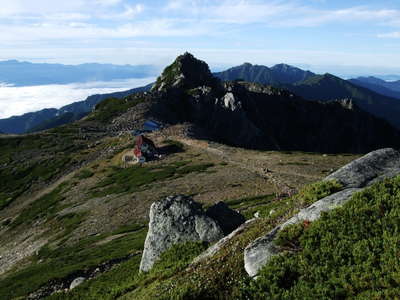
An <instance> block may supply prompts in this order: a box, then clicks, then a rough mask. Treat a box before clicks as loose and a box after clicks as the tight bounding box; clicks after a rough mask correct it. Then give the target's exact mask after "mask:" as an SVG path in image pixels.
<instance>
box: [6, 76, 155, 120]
mask: <svg viewBox="0 0 400 300" xmlns="http://www.w3.org/2000/svg"><path fill="white" fill-rule="evenodd" d="M154 81H155V78H140V79H137V78H135V79H128V80H117V81H108V82H86V83H73V84H65V85H61V84H52V85H39V86H23V87H15V86H12V85H8V84H5V83H0V119H3V118H8V117H11V116H18V115H22V114H24V113H27V112H33V111H37V110H41V109H43V108H60V107H62V106H64V105H67V104H70V103H73V102H76V101H82V100H85V99H86V97H88V96H90V95H94V94H106V93H112V92H119V91H125V90H129V89H132V88H136V87H140V86H144V85H146V84H149V83H151V82H154Z"/></svg>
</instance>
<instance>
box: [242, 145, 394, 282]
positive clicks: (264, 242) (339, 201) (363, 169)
mask: <svg viewBox="0 0 400 300" xmlns="http://www.w3.org/2000/svg"><path fill="white" fill-rule="evenodd" d="M398 174H400V152H398V151H396V150H394V149H391V148H387V149H381V150H377V151H374V152H371V153H369V154H367V155H365V156H363V157H361V158H359V159H357V160H355V161H353V162H351V163H350V164H348V165H346V166H344V167H342V168H341V169H339V170H338V171H336V172H334V173H333V174H331V175H329V176H328V177H326V178H325V180H336V181H338V182H339V183H341V184H342V186H343V190H342V191H340V192H337V193H335V194H333V195H330V196H328V197H325V198H323V199H321V200H319V201H317V202H315V203H314V204H312V205H311V206H309V207H307V208H305V209H303V210H301V211H300V212H299V213H298V214H297V215H295V216H294V217H292V218H291V219H289V220H288V221H286V222H285V223H283V224H281V225H279V226H277V227H275V228H274V229H273V230H272V231H270V232H268V233H267V234H266V235H265V236H262V237H260V238H258V239H256V240H255V241H253V242H252V243H251V244H250V245H249V246H247V247H246V249H245V252H244V263H245V269H246V271H247V273H248V274H249V275H250V276H256V275H257V274H258V271H259V270H260V269H261V268H262V267H263V266H264V265H265V264H267V263H268V261H269V260H270V259H271V258H272V257H273V256H275V255H278V254H279V253H281V251H282V250H281V249H280V248H279V247H278V246H276V245H275V243H274V240H275V238H276V236H277V234H278V233H279V232H280V231H281V230H282V229H284V228H285V227H287V226H289V225H291V224H297V223H300V222H304V221H315V220H317V219H319V217H320V216H321V213H322V212H326V211H330V210H332V209H334V208H337V207H339V206H341V205H343V204H344V203H346V202H347V201H349V200H350V199H351V196H352V195H353V194H354V193H355V192H357V191H361V190H363V189H364V188H366V187H368V186H370V185H371V184H373V183H376V182H379V181H382V180H383V179H384V178H391V177H394V176H396V175H398Z"/></svg>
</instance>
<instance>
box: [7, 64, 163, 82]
mask: <svg viewBox="0 0 400 300" xmlns="http://www.w3.org/2000/svg"><path fill="white" fill-rule="evenodd" d="M157 74H158V70H157V68H155V67H154V66H150V65H137V66H132V65H112V64H96V63H90V64H81V65H62V64H46V63H30V62H20V61H17V60H7V61H0V83H6V84H11V85H14V86H32V85H47V84H68V83H74V82H90V81H111V80H115V79H129V78H145V77H153V76H155V75H157Z"/></svg>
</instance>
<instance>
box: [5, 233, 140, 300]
mask: <svg viewBox="0 0 400 300" xmlns="http://www.w3.org/2000/svg"><path fill="white" fill-rule="evenodd" d="M104 237H106V236H98V237H90V238H87V239H85V240H82V241H80V242H79V243H77V244H75V245H72V246H68V247H63V246H60V247H58V248H53V247H52V246H50V245H46V246H44V247H42V249H41V250H40V251H39V253H38V255H36V256H35V257H34V258H33V262H32V264H31V265H30V266H28V267H27V268H25V269H22V270H21V271H18V272H16V273H14V274H13V275H11V276H9V277H7V278H5V279H2V280H1V281H0V299H14V298H17V297H24V296H26V295H28V294H29V293H31V292H33V291H35V290H37V289H38V288H40V287H41V286H43V285H46V284H47V283H48V282H49V281H50V280H57V279H62V278H66V277H68V276H69V275H70V274H74V273H75V272H77V271H79V270H87V269H90V268H93V267H96V266H98V265H100V264H101V263H104V262H107V261H110V260H112V259H118V258H124V257H126V256H127V255H129V254H132V253H136V252H138V251H140V250H142V249H143V243H144V239H145V237H146V230H144V229H143V230H140V231H138V232H135V233H132V234H128V235H126V236H123V237H120V238H118V239H115V240H112V241H110V242H108V243H106V244H102V245H96V242H97V241H99V240H100V239H102V238H104ZM138 254H140V252H138ZM138 261H140V255H136V256H134V257H133V258H132V259H131V260H129V261H128V262H127V264H128V265H129V266H131V265H132V263H133V265H134V269H133V270H130V273H129V272H127V273H126V275H125V274H121V273H120V272H121V271H122V270H124V271H127V268H126V267H125V268H122V269H119V272H112V273H110V274H109V275H108V273H106V274H104V275H102V276H106V277H105V278H108V279H110V278H112V276H116V277H115V278H114V281H111V282H109V284H110V285H107V284H106V282H107V281H103V282H102V284H101V285H100V286H97V288H98V289H99V290H96V292H97V296H99V295H103V296H102V297H98V298H96V297H97V296H96V297H93V298H85V297H83V298H73V297H71V298H72V299H113V298H112V297H108V298H107V296H108V295H110V294H111V293H112V291H113V289H114V286H112V283H118V281H119V280H122V282H123V280H124V279H123V278H124V276H126V277H127V279H125V281H126V280H129V279H130V280H131V279H132V278H131V277H130V276H131V275H132V273H134V274H135V275H136V274H137V270H138V268H137V267H138ZM107 276H109V277H107ZM103 278H104V277H103ZM92 282H95V281H90V283H92ZM86 287H87V286H86ZM87 288H88V289H89V290H91V287H87ZM83 289H85V288H83ZM105 291H107V293H106V292H105ZM103 292H104V294H103ZM62 295H63V294H61V295H60V297H62ZM68 295H69V294H66V295H65V296H66V298H68ZM71 295H74V294H71ZM55 298H58V296H55Z"/></svg>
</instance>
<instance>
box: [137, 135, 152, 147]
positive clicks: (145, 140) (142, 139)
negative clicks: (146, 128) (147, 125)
mask: <svg viewBox="0 0 400 300" xmlns="http://www.w3.org/2000/svg"><path fill="white" fill-rule="evenodd" d="M143 144H147V145H150V146H152V147H154V148H156V145H154V143H153V141H152V140H150V139H149V138H147V137H145V136H144V135H139V136H138V137H136V146H137V147H139V148H140V147H141V146H142V145H143Z"/></svg>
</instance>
